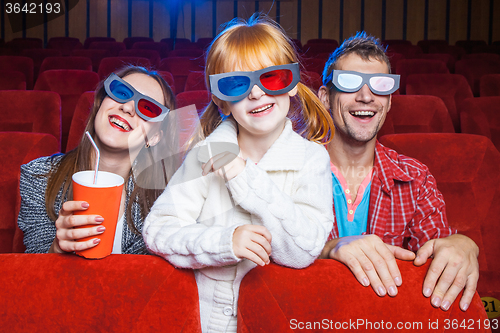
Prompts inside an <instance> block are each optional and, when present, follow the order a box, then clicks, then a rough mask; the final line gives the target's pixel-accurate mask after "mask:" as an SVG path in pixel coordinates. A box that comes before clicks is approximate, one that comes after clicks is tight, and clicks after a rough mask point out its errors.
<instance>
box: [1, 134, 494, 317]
mask: <svg viewBox="0 0 500 333" xmlns="http://www.w3.org/2000/svg"><path fill="white" fill-rule="evenodd" d="M381 142H382V143H383V144H384V145H386V146H389V147H391V148H394V149H396V150H397V151H399V152H400V153H403V154H405V155H408V156H412V157H415V158H417V159H419V160H420V161H422V162H423V163H425V164H426V165H427V166H428V167H429V169H430V171H431V172H432V174H433V175H434V176H435V178H436V179H437V183H438V188H439V189H440V191H441V192H442V193H443V196H444V199H445V201H446V203H447V208H446V211H447V215H448V219H449V223H450V225H451V226H453V227H454V228H456V229H458V231H459V232H460V233H461V234H464V235H467V236H469V237H470V238H472V239H473V240H474V241H475V242H476V244H477V245H478V246H479V249H480V252H479V265H480V279H479V284H478V287H477V290H478V292H479V294H480V295H481V296H482V297H485V296H490V297H495V298H497V299H500V261H498V260H497V253H498V252H499V251H500V242H498V239H499V237H500V231H499V230H498V228H497V224H498V223H497V222H498V216H499V214H500V152H499V151H498V150H497V149H496V148H495V147H494V146H493V144H492V142H491V141H490V140H489V139H488V138H486V137H484V136H478V135H471V134H458V133H413V134H393V135H386V136H384V137H382V138H381ZM0 146H1V147H2V151H3V156H4V160H3V161H4V162H3V163H2V164H1V165H0V191H2V193H3V198H4V200H2V201H1V202H0V213H1V214H2V216H3V218H2V219H1V220H0V253H12V252H14V253H17V252H23V251H24V245H23V243H22V238H23V235H22V232H21V231H20V230H19V228H18V227H17V223H16V218H17V214H18V212H19V207H20V197H19V168H20V165H21V164H24V163H27V162H29V161H30V160H32V159H34V158H37V157H39V156H47V155H50V154H52V153H55V152H57V151H58V142H57V140H55V138H54V137H53V136H51V135H49V134H40V133H21V132H0ZM259 272H260V271H259ZM261 273H262V272H261ZM261 273H257V272H255V274H261ZM351 277H352V276H351ZM353 281H354V279H353ZM406 283H408V281H407V282H406ZM259 290H260V289H259ZM262 292H265V291H262ZM266 295H267V294H266ZM373 295H374V294H373ZM241 297H246V298H248V297H250V298H251V299H253V298H252V295H248V294H245V295H244V296H241ZM266 297H267V296H266ZM374 297H376V296H374ZM271 304H274V303H273V302H270V303H269V306H271ZM273 309H274V308H273ZM247 314H248V313H247Z"/></svg>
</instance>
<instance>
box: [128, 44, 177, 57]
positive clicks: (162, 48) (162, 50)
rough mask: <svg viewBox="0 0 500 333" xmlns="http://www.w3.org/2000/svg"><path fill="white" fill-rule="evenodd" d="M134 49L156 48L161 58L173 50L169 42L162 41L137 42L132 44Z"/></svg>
mask: <svg viewBox="0 0 500 333" xmlns="http://www.w3.org/2000/svg"><path fill="white" fill-rule="evenodd" d="M132 49H139V50H155V51H157V52H158V53H159V54H160V57H161V58H165V57H166V56H167V53H168V52H169V51H170V50H171V49H170V47H169V46H168V44H166V43H161V42H137V43H134V45H132Z"/></svg>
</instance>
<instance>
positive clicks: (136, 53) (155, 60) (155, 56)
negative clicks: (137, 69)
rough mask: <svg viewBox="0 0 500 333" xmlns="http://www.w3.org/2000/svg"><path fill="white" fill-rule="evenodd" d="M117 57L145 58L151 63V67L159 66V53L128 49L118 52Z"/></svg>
mask: <svg viewBox="0 0 500 333" xmlns="http://www.w3.org/2000/svg"><path fill="white" fill-rule="evenodd" d="M119 57H138V58H147V59H149V61H150V62H151V66H153V67H155V68H156V67H158V66H159V64H160V60H161V57H160V53H158V51H155V50H143V49H130V50H128V49H127V50H123V51H120V54H119Z"/></svg>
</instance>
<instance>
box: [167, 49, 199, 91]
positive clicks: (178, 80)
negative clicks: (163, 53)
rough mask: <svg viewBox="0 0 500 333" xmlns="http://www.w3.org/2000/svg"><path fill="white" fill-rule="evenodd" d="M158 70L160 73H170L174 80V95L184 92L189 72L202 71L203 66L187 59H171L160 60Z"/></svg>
mask: <svg viewBox="0 0 500 333" xmlns="http://www.w3.org/2000/svg"><path fill="white" fill-rule="evenodd" d="M159 69H160V70H161V71H168V72H170V73H172V75H173V76H174V80H175V92H176V93H180V92H183V91H184V87H185V86H186V81H187V76H188V74H189V73H190V72H197V71H202V70H204V68H203V66H202V65H201V64H200V63H199V62H197V61H194V60H191V59H189V58H187V57H171V58H165V59H162V60H161V62H160V68H159Z"/></svg>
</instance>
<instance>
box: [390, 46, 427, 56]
mask: <svg viewBox="0 0 500 333" xmlns="http://www.w3.org/2000/svg"><path fill="white" fill-rule="evenodd" d="M387 52H389V53H400V54H402V55H403V56H404V57H405V58H406V59H411V58H414V57H415V56H416V55H418V54H422V49H421V48H420V47H418V46H417V45H411V44H410V45H408V44H393V45H389V46H388V47H387Z"/></svg>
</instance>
